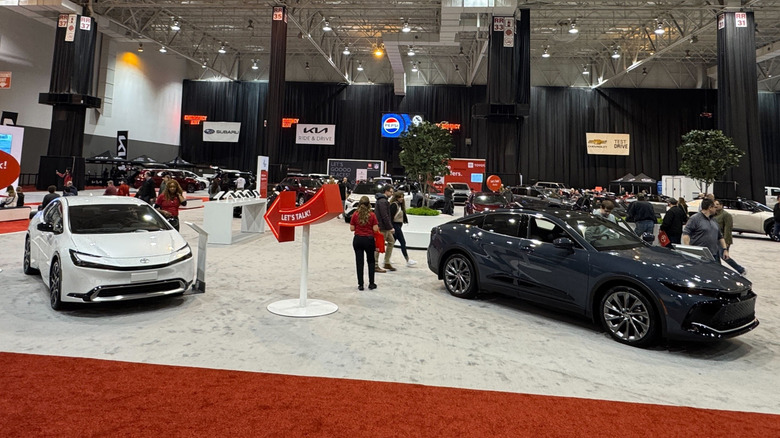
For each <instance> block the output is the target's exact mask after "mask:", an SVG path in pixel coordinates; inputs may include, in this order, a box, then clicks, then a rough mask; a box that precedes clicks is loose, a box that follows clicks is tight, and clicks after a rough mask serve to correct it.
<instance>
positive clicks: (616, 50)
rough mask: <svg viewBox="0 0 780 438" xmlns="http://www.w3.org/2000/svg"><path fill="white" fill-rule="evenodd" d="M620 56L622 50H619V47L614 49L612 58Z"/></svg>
mask: <svg viewBox="0 0 780 438" xmlns="http://www.w3.org/2000/svg"><path fill="white" fill-rule="evenodd" d="M618 58H620V52H618V49H614V50H613V51H612V59H618Z"/></svg>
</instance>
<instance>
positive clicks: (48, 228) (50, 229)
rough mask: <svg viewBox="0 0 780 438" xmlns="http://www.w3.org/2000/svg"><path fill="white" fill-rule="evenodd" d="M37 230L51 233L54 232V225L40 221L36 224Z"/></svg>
mask: <svg viewBox="0 0 780 438" xmlns="http://www.w3.org/2000/svg"><path fill="white" fill-rule="evenodd" d="M37 228H38V231H44V232H47V233H53V232H54V226H53V225H52V224H47V223H45V222H41V223H39V224H38V227H37Z"/></svg>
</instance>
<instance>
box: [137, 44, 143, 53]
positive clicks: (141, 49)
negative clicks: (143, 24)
mask: <svg viewBox="0 0 780 438" xmlns="http://www.w3.org/2000/svg"><path fill="white" fill-rule="evenodd" d="M143 51H144V43H138V52H139V53H142V52H143Z"/></svg>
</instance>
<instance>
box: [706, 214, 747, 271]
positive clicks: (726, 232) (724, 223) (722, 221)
mask: <svg viewBox="0 0 780 438" xmlns="http://www.w3.org/2000/svg"><path fill="white" fill-rule="evenodd" d="M715 211H716V213H715V216H714V218H715V220H716V221H717V222H718V228H719V229H720V232H721V234H723V240H724V241H725V242H726V250H729V249H731V244H732V243H734V238H733V236H732V235H731V229H732V227H733V226H734V217H733V216H731V213H729V212H728V211H726V210H724V209H723V204H721V203H720V201H718V200H715ZM718 257H720V258H723V249H722V248H721V253H720V254H718ZM723 260H725V261H726V263H728V264H729V266H731V267H732V268H734V270H735V271H737V272H739V273H740V275H742V276H743V277H745V276H747V269H745V268H744V267H743V266H742V265H740V264H739V263H737V261H736V260H734V258H733V257H729V258H727V259H726V258H724V259H723Z"/></svg>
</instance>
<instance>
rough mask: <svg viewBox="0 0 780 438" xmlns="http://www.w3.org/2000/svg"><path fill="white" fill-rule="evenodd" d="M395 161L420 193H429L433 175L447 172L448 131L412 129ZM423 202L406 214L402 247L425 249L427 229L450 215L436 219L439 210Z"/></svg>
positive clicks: (422, 125)
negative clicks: (404, 240)
mask: <svg viewBox="0 0 780 438" xmlns="http://www.w3.org/2000/svg"><path fill="white" fill-rule="evenodd" d="M400 145H401V153H400V154H399V159H400V161H401V165H402V166H404V169H405V170H406V175H407V176H408V177H409V178H410V179H411V180H413V181H417V183H418V184H419V185H420V187H422V188H423V193H429V190H430V189H429V187H430V185H431V183H432V182H433V179H434V178H435V177H436V176H444V175H448V174H449V173H450V170H449V168H448V167H447V164H448V162H449V160H450V158H452V148H453V147H454V144H453V143H452V136H451V135H450V133H449V131H447V130H445V129H442V128H440V127H438V126H436V125H435V124H433V123H430V122H422V123H420V124H418V125H415V126H412V127H411V128H409V130H408V131H406V132H405V133H404V134H403V135H402V136H401V139H400ZM424 199H425V200H426V203H425V204H424V205H423V207H420V208H410V209H408V210H407V211H406V213H407V216H408V217H409V224H408V225H407V226H406V227H405V229H404V236H405V237H406V244H407V246H409V247H410V248H427V247H428V243H430V235H431V228H433V227H435V226H437V225H440V224H442V223H444V222H448V221H449V220H451V219H452V217H451V216H444V217H442V216H439V211H438V210H434V209H432V208H430V207H429V206H428V202H427V201H428V197H425V198H424Z"/></svg>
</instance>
